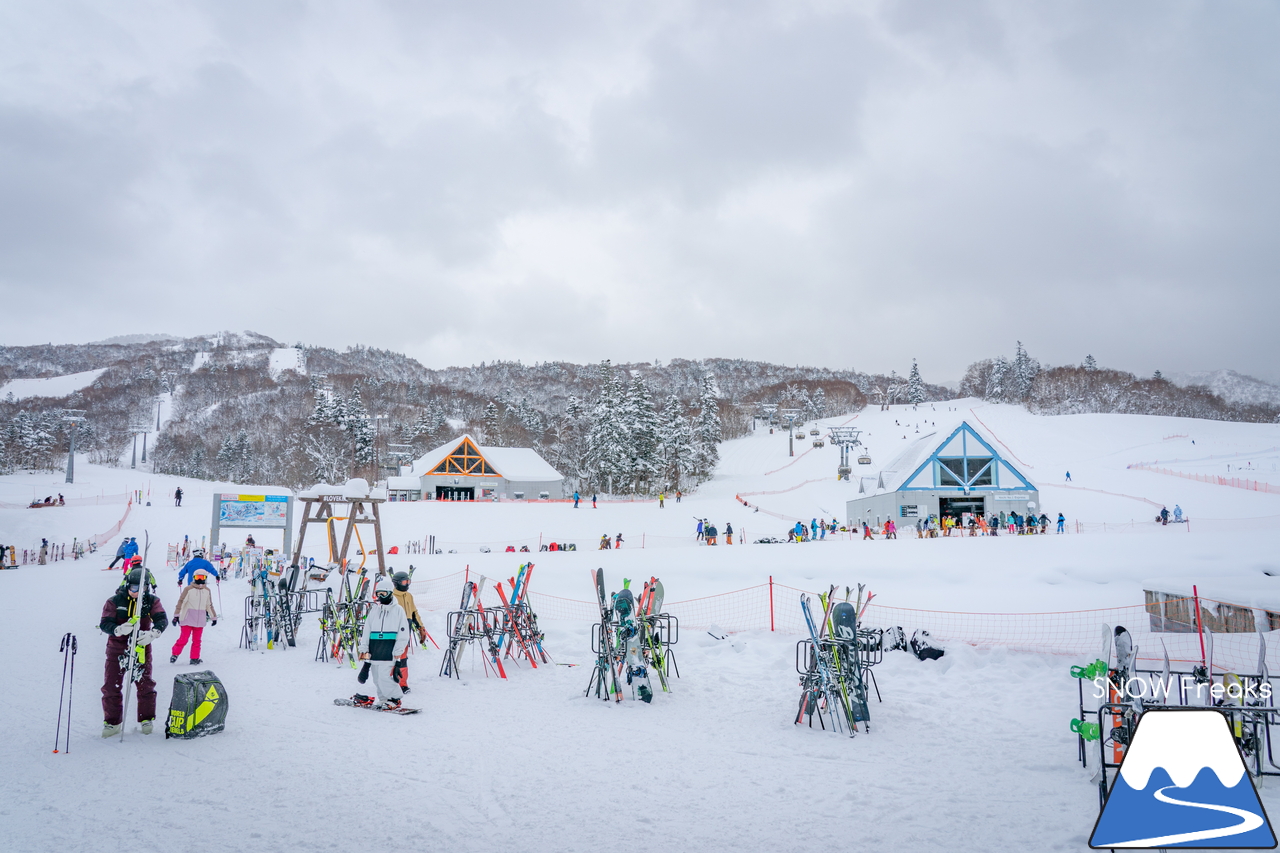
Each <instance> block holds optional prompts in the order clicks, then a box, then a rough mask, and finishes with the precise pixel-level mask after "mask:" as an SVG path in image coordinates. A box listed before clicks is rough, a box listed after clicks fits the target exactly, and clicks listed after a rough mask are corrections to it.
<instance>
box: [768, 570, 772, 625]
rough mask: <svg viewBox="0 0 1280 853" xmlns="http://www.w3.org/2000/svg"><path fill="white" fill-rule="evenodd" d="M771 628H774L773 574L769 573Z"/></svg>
mask: <svg viewBox="0 0 1280 853" xmlns="http://www.w3.org/2000/svg"><path fill="white" fill-rule="evenodd" d="M769 630H770V631H772V630H773V575H769Z"/></svg>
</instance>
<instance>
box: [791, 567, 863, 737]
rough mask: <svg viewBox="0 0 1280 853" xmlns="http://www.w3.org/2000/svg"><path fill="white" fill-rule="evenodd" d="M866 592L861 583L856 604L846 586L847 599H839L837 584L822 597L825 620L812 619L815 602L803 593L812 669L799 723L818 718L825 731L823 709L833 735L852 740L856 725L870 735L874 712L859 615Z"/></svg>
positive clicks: (807, 674) (804, 684)
mask: <svg viewBox="0 0 1280 853" xmlns="http://www.w3.org/2000/svg"><path fill="white" fill-rule="evenodd" d="M865 589H866V588H865V587H864V586H863V585H862V584H859V585H858V599H857V604H856V605H855V604H851V603H850V602H849V600H848V599H849V598H850V596H851V595H852V592H853V590H852V588H850V587H846V588H845V600H844V601H837V600H836V597H835V592H836V587H835V586H832V587H831V588H830V589H829V590H828V591H827V592H825V593H822V594H821V595H819V597H818V598H819V601H820V603H821V606H822V620H821V622H817V620H815V619H814V615H813V610H812V599H811V598H810V597H809V596H808V595H804V594H801V596H800V609H801V611H802V612H803V613H804V618H805V624H806V626H807V627H808V629H809V649H808V656H807V661H808V666H807V669H806V671H805V672H804V673H802V678H801V680H800V687H801V694H800V705H799V709H798V711H797V713H796V719H795V722H796V724H799V723H800V722H801V721H802V720H804V719H805V718H806V717H807V718H808V722H809V725H810V726H811V727H812V725H813V716H814V715H815V714H816V715H817V716H818V724H819V725H820V726H821V727H822V728H823V729H825V728H826V724H825V723H824V722H823V720H822V715H823V713H824V711H825V713H826V714H827V716H829V717H830V718H831V723H832V728H833V730H835V731H839V730H840V729H841V728H844V729H846V730H847V731H848V734H849V736H850V737H853V736H854V735H856V734H857V732H858V723H863V724H864V727H865V728H866V730H867V731H870V728H871V723H870V720H871V712H870V708H869V707H868V705H867V690H866V681H865V679H864V677H863V672H862V660H861V657H860V655H859V650H858V616H859V614H860V612H861V611H862V610H863V609H864V608H865V603H864V601H863V599H862V594H863V592H864V590H865ZM869 601H870V596H868V598H867V602H869Z"/></svg>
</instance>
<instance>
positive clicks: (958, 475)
mask: <svg viewBox="0 0 1280 853" xmlns="http://www.w3.org/2000/svg"><path fill="white" fill-rule="evenodd" d="M939 435H940V433H937V432H934V433H929V434H927V435H923V436H921V437H920V438H919V439H917V440H916V441H914V442H912V444H911V445H910V446H908V447H907V448H906V449H905V450H904V451H903V452H902V453H900V454H899V455H898V457H897V458H896V459H894V460H893V461H892V462H890V463H889V464H888V465H886V466H885V467H884V468H883V469H881V471H880V472H879V475H878V476H876V477H868V478H864V479H863V480H862V483H861V485H860V486H859V491H860V493H861V494H860V495H859V497H857V498H855V499H854V500H851V501H849V502H848V505H847V507H846V510H847V513H846V514H847V516H848V521H849V523H850V524H855V525H856V524H861V523H862V522H863V521H868V522H870V523H872V524H880V523H883V522H884V521H885V520H886V519H888V518H892V519H894V521H896V522H897V523H898V524H899V525H900V526H902V525H914V524H915V522H916V519H917V518H927V517H928V516H931V515H935V516H939V517H941V516H944V515H950V516H953V517H955V518H957V519H960V520H963V518H964V515H965V514H966V513H969V514H977V513H982V514H983V515H985V516H986V517H988V518H989V517H990V516H992V515H997V516H1007V514H1008V513H1010V512H1015V513H1017V514H1019V515H1025V514H1028V513H1032V514H1038V513H1039V512H1040V509H1039V507H1040V492H1039V490H1038V489H1037V488H1036V487H1035V485H1034V484H1032V482H1031V481H1030V480H1029V479H1027V477H1026V476H1024V475H1023V473H1022V472H1021V471H1019V470H1018V467H1017V466H1016V465H1015V464H1014V463H1012V462H1010V461H1009V460H1008V459H1007V458H1006V457H1004V456H1002V455H1001V454H1000V453H999V452H998V451H997V450H996V448H995V446H994V444H993V442H992V441H990V440H989V439H988V438H986V437H985V436H983V435H982V434H981V433H980V432H978V430H976V429H975V428H974V427H973V426H971V425H970V424H969V423H968V422H967V421H961V422H960V425H959V426H957V427H956V428H955V429H953V430H952V431H951V433H950V434H949V435H947V436H946V437H945V438H942V439H941V440H939V438H938V436H939ZM872 479H874V480H875V487H874V488H871V489H868V488H867V481H868V480H872Z"/></svg>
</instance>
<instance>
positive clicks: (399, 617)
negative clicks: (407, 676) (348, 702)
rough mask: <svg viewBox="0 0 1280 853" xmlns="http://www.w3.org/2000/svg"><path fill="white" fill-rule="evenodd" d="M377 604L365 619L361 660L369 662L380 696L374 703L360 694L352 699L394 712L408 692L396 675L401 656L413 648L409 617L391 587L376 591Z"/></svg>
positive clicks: (361, 634) (361, 638)
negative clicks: (398, 602) (410, 646)
mask: <svg viewBox="0 0 1280 853" xmlns="http://www.w3.org/2000/svg"><path fill="white" fill-rule="evenodd" d="M374 599H375V603H374V605H373V606H372V607H371V608H370V610H369V615H368V616H366V617H365V620H364V630H363V631H362V632H361V633H360V645H359V647H358V651H359V654H360V660H363V661H368V666H369V669H370V671H371V673H372V675H373V687H374V690H375V692H376V693H377V695H378V701H377V703H376V704H375V703H374V702H373V700H372V699H371V698H370V697H368V696H364V695H362V694H359V693H357V694H356V695H355V696H353V697H351V698H352V699H353V700H354V701H355V702H356V703H357V704H360V705H373V707H374V708H377V709H378V710H380V711H393V710H395V709H397V708H399V707H400V699H401V697H403V696H404V691H403V690H401V689H400V685H399V684H397V683H396V679H395V677H394V676H393V675H392V672H391V671H392V669H393V668H394V667H395V663H394V662H395V661H397V660H398V659H399V657H400V655H402V654H404V651H405V649H407V648H408V647H409V618H408V617H407V616H405V615H404V609H403V608H402V607H401V606H400V605H399V604H397V603H396V599H395V590H394V588H393V587H392V586H391V585H390V584H388V585H386V586H380V587H378V588H377V589H376V590H375V591H374Z"/></svg>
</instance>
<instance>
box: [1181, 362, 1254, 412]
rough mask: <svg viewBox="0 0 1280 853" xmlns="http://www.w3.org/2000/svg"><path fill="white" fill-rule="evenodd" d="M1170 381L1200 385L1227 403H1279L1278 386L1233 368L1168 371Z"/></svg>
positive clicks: (1187, 384) (1250, 404) (1183, 384)
mask: <svg viewBox="0 0 1280 853" xmlns="http://www.w3.org/2000/svg"><path fill="white" fill-rule="evenodd" d="M1165 378H1167V379H1168V380H1169V381H1170V382H1173V383H1175V384H1177V385H1181V386H1183V387H1187V386H1190V385H1201V386H1204V387H1205V388H1208V389H1209V390H1210V391H1212V392H1213V393H1214V394H1217V395H1218V396H1219V397H1221V398H1222V399H1224V400H1226V401H1227V402H1229V403H1237V404H1241V405H1248V406H1278V405H1280V386H1276V385H1273V384H1272V383H1270V382H1264V381H1263V380H1261V379H1255V378H1253V377H1252V376H1246V375H1244V374H1243V373H1236V372H1235V371H1234V370H1202V371H1196V372H1192V373H1169V374H1166V377H1165Z"/></svg>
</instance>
